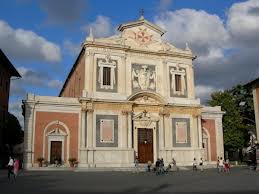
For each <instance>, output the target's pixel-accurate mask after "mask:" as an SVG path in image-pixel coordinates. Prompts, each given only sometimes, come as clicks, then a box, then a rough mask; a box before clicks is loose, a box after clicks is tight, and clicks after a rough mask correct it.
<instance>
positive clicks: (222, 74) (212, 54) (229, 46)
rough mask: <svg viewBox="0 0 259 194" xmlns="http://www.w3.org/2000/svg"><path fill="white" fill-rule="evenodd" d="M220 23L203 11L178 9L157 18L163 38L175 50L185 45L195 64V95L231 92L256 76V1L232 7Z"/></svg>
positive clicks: (258, 29) (258, 15)
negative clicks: (175, 47)
mask: <svg viewBox="0 0 259 194" xmlns="http://www.w3.org/2000/svg"><path fill="white" fill-rule="evenodd" d="M226 16H227V17H226V19H225V20H223V19H222V18H220V17H219V16H217V15H215V14H209V13H207V12H205V11H203V10H193V9H181V10H177V11H166V12H163V13H161V14H160V15H158V16H156V17H155V19H154V21H155V23H156V24H157V25H160V26H161V27H163V28H165V29H166V30H167V33H166V34H165V38H166V39H167V40H168V41H169V42H171V43H172V44H173V45H175V46H177V47H180V48H181V47H184V45H185V42H188V43H189V45H190V47H191V49H192V50H193V52H194V54H196V55H197V56H198V58H197V59H196V60H195V61H194V67H195V68H194V70H195V79H196V84H197V86H199V87H197V90H199V91H197V94H198V95H199V96H201V98H204V99H206V98H207V97H206V95H208V94H206V93H210V92H211V91H212V89H213V88H215V89H216V88H221V89H224V88H230V87H232V86H235V85H237V84H244V83H246V82H248V81H249V80H251V79H253V78H255V77H256V76H259V66H258V61H259V55H258V53H259V45H258V42H259V36H258V34H259V1H258V0H249V1H245V2H241V3H240V2H239V3H234V4H233V5H232V6H231V7H230V8H229V10H227V15H226ZM203 96H205V97H203Z"/></svg>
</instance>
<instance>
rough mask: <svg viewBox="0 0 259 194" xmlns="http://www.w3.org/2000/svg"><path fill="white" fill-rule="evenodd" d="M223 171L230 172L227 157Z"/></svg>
mask: <svg viewBox="0 0 259 194" xmlns="http://www.w3.org/2000/svg"><path fill="white" fill-rule="evenodd" d="M224 172H230V163H229V159H226V162H225V163H224Z"/></svg>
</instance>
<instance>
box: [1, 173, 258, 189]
mask: <svg viewBox="0 0 259 194" xmlns="http://www.w3.org/2000/svg"><path fill="white" fill-rule="evenodd" d="M0 189H1V190H0V193H1V194H12V193H19V194H21V193H24V194H30V193H32V194H41V193H48V194H52V193H63V194H66V193H75V194H77V193H78V194H81V193H82V194H83V193H91V192H100V193H103V192H105V193H115V192H120V193H140V192H148V193H157V192H168V193H192V194H193V193H200V194H203V193H210V194H214V193H215V194H216V193H228V194H230V193H233V194H242V193H244V194H245V193H257V194H258V193H259V172H254V171H249V170H248V169H247V168H233V169H232V171H231V172H230V173H229V174H227V173H222V174H219V173H217V171H216V170H215V169H209V170H204V171H203V172H200V171H199V172H192V171H179V172H170V173H169V174H166V175H159V176H156V175H155V174H154V173H147V172H140V173H133V172H74V171H22V172H21V173H20V175H19V176H18V177H17V179H16V181H11V182H9V181H8V180H7V176H6V171H3V170H1V171H0Z"/></svg>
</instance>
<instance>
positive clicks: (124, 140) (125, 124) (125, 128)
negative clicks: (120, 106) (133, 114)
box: [122, 111, 128, 148]
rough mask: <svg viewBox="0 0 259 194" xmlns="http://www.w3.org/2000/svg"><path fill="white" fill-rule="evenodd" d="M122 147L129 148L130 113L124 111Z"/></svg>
mask: <svg viewBox="0 0 259 194" xmlns="http://www.w3.org/2000/svg"><path fill="white" fill-rule="evenodd" d="M122 147H123V148H128V112H127V111H122Z"/></svg>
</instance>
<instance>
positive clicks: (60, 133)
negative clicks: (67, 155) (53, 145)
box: [47, 128, 67, 136]
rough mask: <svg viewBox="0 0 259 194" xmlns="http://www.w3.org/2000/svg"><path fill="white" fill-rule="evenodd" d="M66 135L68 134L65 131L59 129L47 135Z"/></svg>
mask: <svg viewBox="0 0 259 194" xmlns="http://www.w3.org/2000/svg"><path fill="white" fill-rule="evenodd" d="M66 135H67V134H66V133H65V132H64V131H62V130H60V129H59V128H55V129H53V130H51V131H50V132H49V133H48V134H47V136H66Z"/></svg>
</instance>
